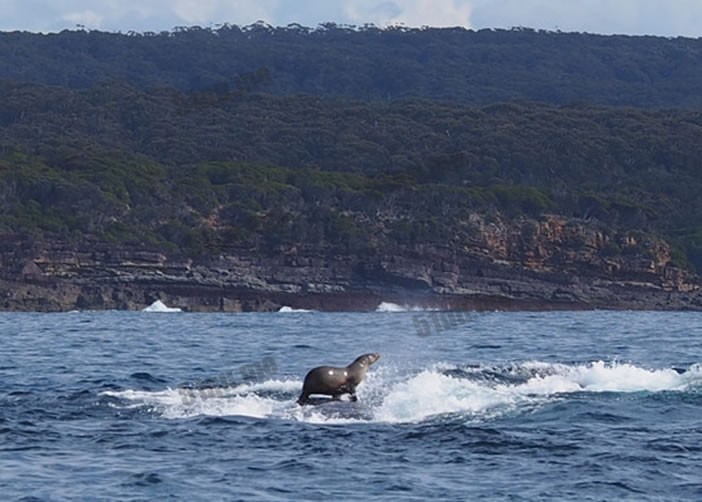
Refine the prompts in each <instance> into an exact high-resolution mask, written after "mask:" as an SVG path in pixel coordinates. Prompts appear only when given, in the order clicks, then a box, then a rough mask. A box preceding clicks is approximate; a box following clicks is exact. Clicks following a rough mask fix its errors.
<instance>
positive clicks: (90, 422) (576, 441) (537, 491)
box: [0, 309, 702, 501]
mask: <svg viewBox="0 0 702 502" xmlns="http://www.w3.org/2000/svg"><path fill="white" fill-rule="evenodd" d="M386 310H388V309H386ZM389 310H401V309H389ZM0 347H1V352H0V499H2V500H52V501H53V500H166V499H171V500H332V499H336V500H361V499H363V500H425V499H427V498H432V499H441V500H476V499H479V498H480V499H483V498H484V499H490V500H529V501H531V500H554V499H555V500H564V499H577V500H620V499H630V500H702V366H701V365H700V362H702V314H698V313H656V312H650V313H649V312H547V313H502V312H489V313H464V314H456V315H453V316H451V317H448V316H447V314H443V313H433V312H376V313H344V314H341V313H339V314H331V313H316V312H294V311H293V312H286V313H270V314H185V313H169V314H165V313H145V312H97V313H87V312H86V313H64V314H17V313H12V314H10V313H6V314H0ZM371 351H373V352H380V353H381V354H382V358H381V360H380V361H379V362H378V363H377V364H376V365H375V366H373V367H372V368H371V369H370V371H369V373H368V376H367V378H366V381H365V382H364V383H363V384H362V385H361V386H360V387H359V389H358V395H359V401H358V402H357V403H351V402H341V403H330V404H323V405H320V406H310V407H304V408H300V407H298V406H297V405H296V404H295V399H296V398H297V396H298V394H299V391H300V388H301V385H302V379H303V377H304V375H305V373H306V372H307V370H309V369H310V368H311V367H313V366H317V365H320V364H332V365H346V364H348V363H349V362H351V360H353V359H354V358H355V357H356V356H358V355H360V354H362V353H365V352H371Z"/></svg>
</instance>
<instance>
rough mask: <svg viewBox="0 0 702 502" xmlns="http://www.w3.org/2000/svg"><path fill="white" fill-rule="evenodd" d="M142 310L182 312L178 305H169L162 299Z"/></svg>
mask: <svg viewBox="0 0 702 502" xmlns="http://www.w3.org/2000/svg"><path fill="white" fill-rule="evenodd" d="M142 312H182V309H180V308H178V307H169V306H167V305H166V304H165V303H163V302H162V301H161V300H156V301H155V302H154V303H152V304H151V305H149V306H148V307H146V308H144V309H142Z"/></svg>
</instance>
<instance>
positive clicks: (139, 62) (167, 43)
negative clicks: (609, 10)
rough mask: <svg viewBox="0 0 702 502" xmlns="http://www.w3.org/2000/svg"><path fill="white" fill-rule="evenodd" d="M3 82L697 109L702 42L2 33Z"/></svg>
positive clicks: (496, 33)
mask: <svg viewBox="0 0 702 502" xmlns="http://www.w3.org/2000/svg"><path fill="white" fill-rule="evenodd" d="M0 78H4V79H10V80H14V81H21V82H34V83H41V84H48V85H59V86H64V87H69V88H74V89H87V88H90V87H92V86H93V85H94V84H96V83H100V82H103V81H105V80H122V81H125V82H129V83H131V84H132V85H135V86H137V87H139V88H143V89H146V88H152V87H170V88H176V89H179V90H181V91H188V90H203V89H213V90H219V91H222V92H226V91H227V90H229V89H240V90H241V89H245V90H253V89H259V90H265V91H266V92H270V93H274V94H277V95H297V94H310V95H316V96H333V97H343V98H350V99H354V100H362V101H393V100H404V99H417V98H419V99H431V100H443V101H450V102H460V103H467V104H475V105H482V104H488V103H495V102H503V101H512V100H527V101H540V102H547V103H554V104H573V103H594V104H605V105H625V106H639V107H646V108H650V107H688V108H689V107H695V108H700V107H702V40H700V39H686V38H675V39H668V38H660V37H630V36H600V35H589V34H580V33H560V32H546V31H534V30H530V29H524V28H519V29H512V30H480V31H472V30H466V29H462V28H451V29H438V28H422V29H409V28H402V27H391V28H386V29H379V28H376V27H374V26H365V27H362V28H351V27H346V26H338V25H335V24H333V23H328V24H325V25H322V26H320V27H319V28H317V29H314V30H312V29H309V28H305V27H302V26H299V25H291V26H288V27H281V28H273V27H271V26H268V25H265V24H263V23H258V24H255V25H251V26H244V27H238V26H233V25H224V26H221V27H219V28H216V29H210V28H206V29H203V28H199V27H192V28H178V29H175V30H173V31H170V32H163V33H142V34H140V33H128V34H122V33H107V32H100V31H85V30H77V31H63V32H61V33H57V34H33V33H24V32H13V33H0Z"/></svg>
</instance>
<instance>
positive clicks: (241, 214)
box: [0, 83, 702, 267]
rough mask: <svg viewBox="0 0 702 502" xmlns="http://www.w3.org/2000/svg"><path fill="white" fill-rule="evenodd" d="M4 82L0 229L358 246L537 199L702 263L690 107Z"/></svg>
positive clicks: (450, 229) (531, 205)
mask: <svg viewBox="0 0 702 502" xmlns="http://www.w3.org/2000/svg"><path fill="white" fill-rule="evenodd" d="M1 91H2V93H3V95H4V96H5V99H4V100H3V101H2V103H0V124H2V128H1V129H0V145H1V148H2V154H1V156H0V191H1V193H2V195H3V196H2V204H3V212H2V215H1V216H0V224H2V225H3V228H4V229H5V230H6V231H13V232H31V233H35V234H42V235H43V234H45V233H46V232H49V233H52V232H58V233H59V234H61V235H64V236H66V237H70V236H72V235H73V236H74V237H82V236H83V234H88V235H91V236H93V237H94V238H97V239H102V238H105V237H106V238H109V239H113V240H117V241H126V242H132V241H133V242H139V241H144V240H145V241H146V242H152V243H154V244H158V245H163V244H164V243H170V244H171V245H172V246H174V247H176V248H177V247H183V248H185V249H188V250H189V252H191V253H202V252H206V251H207V249H208V246H209V247H210V248H211V249H210V250H212V251H214V250H216V249H219V248H222V247H224V248H226V247H231V246H234V247H236V246H245V247H246V246H249V247H251V246H253V247H256V248H260V250H262V251H265V250H270V249H272V247H271V245H272V244H274V243H277V244H282V243H287V244H308V245H320V246H326V245H334V246H341V247H342V249H346V247H348V246H350V247H352V248H354V249H355V247H358V246H363V247H367V246H370V245H372V244H373V242H374V240H375V241H378V239H380V242H379V243H378V242H376V244H377V245H378V246H381V247H383V246H390V245H393V243H394V244H398V243H409V242H412V243H417V242H435V241H443V240H447V239H448V240H450V239H451V236H452V235H454V234H455V232H456V231H457V229H458V228H459V227H460V222H461V221H464V220H466V219H467V218H468V217H469V215H470V214H471V213H472V212H475V211H478V212H481V213H486V212H488V213H489V212H496V213H500V214H503V215H506V216H508V217H510V218H517V217H520V216H530V217H538V216H539V215H541V214H545V213H548V214H560V215H563V216H566V217H569V218H578V219H582V220H586V221H589V222H591V223H596V224H601V225H606V226H607V227H611V228H614V229H618V231H621V232H625V231H630V230H637V231H643V232H647V233H652V234H655V235H660V236H663V237H666V238H667V239H668V240H670V241H671V242H672V243H674V244H675V245H676V246H677V250H678V253H677V255H676V257H677V259H678V263H679V264H681V265H687V262H688V259H689V262H690V263H691V264H694V265H696V266H697V267H702V202H701V200H700V197H699V194H700V193H702V177H701V176H700V171H699V159H701V158H702V142H700V141H699V138H700V136H701V133H702V113H700V112H696V111H683V110H677V111H674V110H666V111H640V110H634V109H619V108H602V107H594V106H586V105H581V106H574V107H556V106H552V105H537V104H505V105H489V106H484V107H471V106H467V105H448V104H441V103H436V102H429V101H405V102H399V103H389V104H378V103H374V104H368V103H361V102H348V101H340V100H337V99H318V98H313V97H309V98H301V97H272V96H266V95H257V94H253V95H242V94H240V93H236V92H233V93H228V94H221V93H220V94H216V93H210V92H198V93H181V92H179V91H174V90H158V91H149V92H147V91H142V90H138V89H135V88H133V87H130V86H128V85H125V84H105V85H100V86H96V87H94V88H92V89H90V90H84V91H76V90H67V89H61V88H49V87H43V86H38V85H26V84H11V83H4V84H2V86H1ZM40 215H41V217H39V216H40ZM379 215H380V217H378V216H379ZM370 235H375V236H376V237H374V238H370ZM385 238H386V239H387V241H383V240H382V239H385ZM346 250H348V249H346ZM611 251H612V252H614V253H616V252H617V250H616V249H612V250H611Z"/></svg>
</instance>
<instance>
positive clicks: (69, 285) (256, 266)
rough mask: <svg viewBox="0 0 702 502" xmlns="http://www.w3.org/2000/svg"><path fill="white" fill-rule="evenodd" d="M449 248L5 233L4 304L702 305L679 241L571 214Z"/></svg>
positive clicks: (525, 222)
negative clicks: (158, 246) (153, 246)
mask: <svg viewBox="0 0 702 502" xmlns="http://www.w3.org/2000/svg"><path fill="white" fill-rule="evenodd" d="M463 224H464V228H463V229H462V232H461V235H462V237H461V238H457V239H455V240H452V241H451V242H446V243H443V244H441V245H436V244H432V245H416V246H413V247H411V248H409V247H408V248H401V249H395V250H393V251H392V252H388V251H386V252H378V253H376V254H372V255H367V256H357V255H343V254H331V253H327V252H322V251H319V250H313V249H302V248H297V247H291V248H287V249H281V250H279V252H277V253H275V254H270V255H260V254H256V253H252V252H248V251H241V252H231V253H228V254H223V255H218V256H207V257H201V258H198V259H189V258H184V257H182V256H177V255H170V254H166V253H162V252H158V251H151V250H145V249H135V248H119V247H111V246H106V245H104V244H86V245H85V246H81V247H80V248H78V247H67V246H65V245H62V244H60V243H56V242H44V243H32V242H27V241H23V240H20V239H15V238H11V237H6V238H5V239H4V240H2V241H0V250H1V255H0V259H1V263H0V265H1V272H0V274H1V275H0V295H1V297H0V308H2V309H4V310H37V311H65V310H73V309H140V308H143V307H145V306H146V305H148V304H150V303H151V302H153V301H155V300H156V299H160V300H162V301H164V302H165V303H166V304H168V305H171V306H178V307H181V308H183V309H185V310H190V311H225V312H237V311H262V310H277V309H278V308H280V307H281V306H283V305H290V306H293V307H298V308H314V309H321V310H372V309H374V308H375V307H376V306H377V305H378V303H379V302H380V301H393V302H397V303H401V304H412V305H426V306H437V307H441V308H453V309H495V308H497V309H541V308H544V309H549V308H632V309H702V294H701V293H700V280H699V278H698V277H697V276H694V275H692V274H689V273H687V272H685V271H683V270H680V269H678V268H675V267H673V266H672V265H671V263H670V249H669V247H668V245H667V244H666V243H665V242H663V241H661V240H657V239H654V238H651V237H646V236H642V235H633V234H625V233H623V234H613V233H611V232H608V231H606V230H603V229H601V228H598V227H597V226H595V225H593V224H591V223H588V222H585V221H581V220H569V219H567V218H563V217H556V216H549V217H543V218H541V219H539V220H535V219H521V220H518V221H513V222H507V221H505V220H502V219H499V218H493V219H488V218H486V217H484V216H480V215H474V216H473V217H471V219H470V220H469V221H466V222H463Z"/></svg>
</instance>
